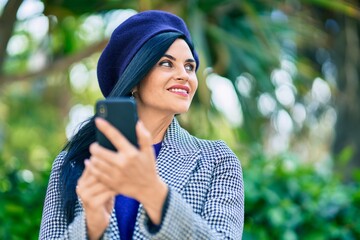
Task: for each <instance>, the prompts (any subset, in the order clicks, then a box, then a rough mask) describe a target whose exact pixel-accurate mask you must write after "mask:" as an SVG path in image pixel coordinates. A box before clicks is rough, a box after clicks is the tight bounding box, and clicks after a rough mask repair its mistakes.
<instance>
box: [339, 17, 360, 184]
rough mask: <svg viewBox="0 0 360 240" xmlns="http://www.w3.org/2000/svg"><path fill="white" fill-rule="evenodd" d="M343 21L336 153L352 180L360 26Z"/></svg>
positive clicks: (359, 133) (358, 123)
mask: <svg viewBox="0 0 360 240" xmlns="http://www.w3.org/2000/svg"><path fill="white" fill-rule="evenodd" d="M340 21H341V22H342V23H343V24H340V26H343V29H341V33H340V37H339V38H337V46H336V55H337V59H335V61H336V65H337V66H338V78H337V83H338V92H337V94H336V99H335V104H336V110H337V122H336V126H335V139H334V143H333V153H334V154H335V157H337V159H336V160H337V162H336V166H337V169H339V170H340V171H343V173H344V176H345V180H346V181H352V180H353V170H355V169H359V168H360V41H359V36H360V23H359V22H358V21H356V20H355V19H352V18H349V17H343V18H342V19H340ZM344 158H345V159H344ZM346 158H348V159H346ZM344 160H348V161H344Z"/></svg>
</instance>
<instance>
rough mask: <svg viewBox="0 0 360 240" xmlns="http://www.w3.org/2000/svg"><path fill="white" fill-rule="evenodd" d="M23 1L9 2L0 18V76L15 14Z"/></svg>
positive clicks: (11, 0)
mask: <svg viewBox="0 0 360 240" xmlns="http://www.w3.org/2000/svg"><path fill="white" fill-rule="evenodd" d="M22 2H23V0H9V1H8V2H7V3H6V5H5V7H4V9H3V14H2V15H1V16H0V43H1V44H0V75H1V73H2V69H3V65H4V62H5V57H6V47H7V44H8V42H9V39H10V37H11V35H12V32H13V30H14V26H15V22H16V13H17V11H18V9H19V7H20V5H21V3H22Z"/></svg>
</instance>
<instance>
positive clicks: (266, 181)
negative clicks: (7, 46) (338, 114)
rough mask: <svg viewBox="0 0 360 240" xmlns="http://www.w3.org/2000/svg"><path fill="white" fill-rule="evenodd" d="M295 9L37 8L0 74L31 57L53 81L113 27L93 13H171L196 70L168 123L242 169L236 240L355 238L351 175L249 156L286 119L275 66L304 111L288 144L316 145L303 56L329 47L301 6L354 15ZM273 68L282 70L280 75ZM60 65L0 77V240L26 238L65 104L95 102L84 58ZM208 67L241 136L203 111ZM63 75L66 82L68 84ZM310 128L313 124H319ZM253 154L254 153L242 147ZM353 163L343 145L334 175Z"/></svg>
mask: <svg viewBox="0 0 360 240" xmlns="http://www.w3.org/2000/svg"><path fill="white" fill-rule="evenodd" d="M300 2H301V1H239V0H226V1H218V0H197V1H173V2H172V3H169V2H168V3H165V1H160V0H159V1H141V0H140V1H129V0H125V1H112V0H109V1H102V0H91V1H83V0H74V1H70V0H66V1H53V0H48V1H42V3H44V12H43V13H44V15H45V16H46V17H48V20H49V22H48V24H49V31H48V32H47V33H46V36H44V37H43V38H42V39H37V38H36V37H35V35H34V36H33V35H32V34H34V32H32V34H30V31H28V30H26V29H27V28H25V27H24V26H26V25H27V23H29V22H27V21H28V20H31V17H30V18H29V19H25V20H21V21H20V22H19V24H18V28H16V29H15V30H14V34H13V36H18V37H20V38H21V39H23V41H22V44H23V48H24V49H22V50H21V51H20V50H19V49H21V47H20V48H19V49H18V50H17V51H16V52H15V53H13V54H9V56H8V57H7V59H6V61H5V65H4V67H3V68H2V69H1V71H0V73H1V74H3V73H6V74H9V76H10V75H14V76H16V75H17V74H26V73H32V71H35V72H36V71H38V70H39V69H32V67H34V66H35V68H37V67H39V66H40V67H41V66H42V64H39V66H37V65H36V64H35V65H34V64H32V63H36V62H37V58H33V55H34V54H35V53H37V52H39V50H40V52H43V53H46V54H45V57H46V61H48V64H49V69H50V70H51V71H53V70H52V69H51V68H52V66H51V64H52V62H53V61H54V60H61V59H62V58H63V57H65V56H66V57H68V56H70V57H71V56H74V55H76V54H77V53H79V51H81V50H83V49H84V48H86V47H88V46H90V45H91V44H93V43H94V42H97V41H101V40H103V38H104V36H105V26H104V25H102V23H101V22H98V21H97V20H98V19H97V18H101V17H102V16H105V17H104V19H107V20H106V21H113V20H112V18H109V16H110V15H111V11H110V12H108V13H109V14H108V15H107V13H106V12H102V13H103V15H102V13H101V14H99V12H100V11H105V10H114V9H121V8H129V7H130V8H133V9H137V10H138V11H139V10H145V9H146V8H154V9H168V10H170V11H172V12H175V13H178V14H179V13H180V15H181V13H182V17H183V18H184V19H185V21H186V22H187V23H188V25H189V27H190V29H191V31H192V36H193V39H194V42H195V45H196V47H197V49H198V52H199V54H200V58H201V65H200V69H199V72H198V73H199V74H198V77H199V89H198V93H197V95H196V96H195V99H194V100H195V101H194V104H193V106H192V109H191V110H190V112H189V114H186V115H184V116H180V118H181V123H182V125H183V126H184V127H185V128H187V129H188V130H189V131H190V132H191V133H193V134H194V135H196V136H198V137H202V138H207V139H223V140H225V141H226V142H227V143H228V144H229V145H230V147H231V148H232V149H233V150H234V151H235V152H236V153H237V155H238V156H239V158H240V159H241V160H242V164H243V173H244V181H245V198H246V203H245V204H246V206H245V211H246V213H245V227H244V239H260V240H262V239H286V240H288V239H289V240H292V239H360V221H359V220H358V215H359V214H360V212H359V207H358V206H360V190H359V189H360V187H359V184H358V183H359V182H360V171H359V170H357V171H355V174H354V179H355V180H357V184H354V185H346V184H344V183H342V182H341V181H340V180H339V179H341V178H342V177H343V176H342V175H344V174H343V173H342V172H339V171H337V170H333V169H331V168H328V167H326V164H323V163H320V162H316V161H315V159H317V158H316V157H313V159H308V162H312V163H306V164H305V163H304V162H301V160H299V159H298V158H297V157H294V156H293V154H294V152H292V151H291V149H290V150H288V153H287V154H283V155H278V156H276V157H268V156H267V155H266V153H265V152H266V151H265V150H264V149H263V148H260V147H259V146H264V145H265V144H264V142H266V141H267V140H268V139H267V138H269V136H270V135H271V134H269V132H268V131H267V129H269V128H271V127H270V125H271V124H273V123H271V121H272V120H273V119H275V118H276V112H277V111H279V109H285V110H286V111H287V112H289V113H291V112H292V110H294V109H292V108H293V107H294V106H293V105H292V106H283V105H282V103H281V102H280V101H278V99H277V96H276V94H275V91H276V88H277V87H279V86H276V84H274V82H273V79H272V73H274V70H279V68H281V67H282V70H283V72H284V71H285V70H286V71H287V74H291V79H292V80H291V81H293V82H290V83H288V84H290V86H291V88H292V89H293V90H294V93H293V95H294V98H295V99H296V103H300V104H301V106H304V109H305V108H306V110H307V114H308V115H307V116H306V118H307V121H308V122H307V121H304V123H303V124H300V125H301V126H303V128H304V129H305V134H304V131H302V132H301V129H300V128H301V127H300V126H298V128H299V129H298V132H294V133H293V135H296V136H293V138H296V139H295V140H293V142H296V143H299V142H300V141H301V142H303V143H302V144H303V145H304V146H305V145H312V143H314V142H317V144H319V142H321V141H318V139H319V138H315V137H314V135H311V134H308V135H307V134H306V131H307V130H308V129H310V127H309V126H312V125H313V123H314V119H316V120H319V119H321V114H320V111H316V109H317V108H318V104H320V103H315V105H314V102H313V100H312V99H309V95H311V94H310V93H311V87H312V84H313V79H314V78H316V77H320V75H321V74H320V73H319V71H318V70H317V69H316V67H319V66H318V65H319V63H318V62H317V60H316V59H314V58H315V57H314V56H311V53H309V51H310V50H309V49H315V48H321V49H320V50H322V51H324V48H325V47H327V46H326V44H329V42H331V41H333V40H334V39H331V36H330V37H329V36H327V35H325V33H324V31H323V30H324V29H323V27H319V26H322V25H324V26H325V24H323V23H322V22H321V19H320V20H319V19H317V17H318V16H317V15H318V12H317V11H316V10H315V11H314V12H315V14H314V13H312V10H313V9H312V6H311V4H316V5H315V6H317V7H319V6H320V7H324V9H335V10H336V9H337V10H338V12H340V13H346V14H347V15H348V16H352V17H356V16H359V15H358V13H359V12H358V10H356V9H355V7H351V5H350V4H346V3H344V2H343V1H340V0H338V1H325V0H321V1H320V0H307V1H303V2H306V4H304V3H302V2H301V3H300ZM330 2H331V3H330ZM314 9H315V8H314ZM321 10H323V9H321ZM94 13H96V15H93V16H92V14H94ZM272 14H274V16H275V17H276V16H277V17H278V18H273V17H272V16H271V15H272ZM279 14H280V15H279ZM311 14H313V16H311ZM324 15H329V17H331V15H332V14H331V13H326V12H325V13H324ZM94 16H95V24H94V23H92V24H91V21H90V23H89V22H88V21H87V20H88V19H90V18H91V17H94ZM314 16H316V17H314ZM33 17H34V18H36V17H38V16H33ZM92 20H93V21H94V18H93V19H92ZM106 21H104V24H105V23H106ZM98 24H99V25H100V26H98ZM28 25H31V24H28ZM0 27H1V28H4V27H5V26H0ZM325 30H326V29H325ZM324 43H325V46H324ZM20 45H21V44H20ZM24 46H25V47H24ZM314 51H315V50H314ZM320 52H321V51H320ZM326 54H328V53H326ZM326 54H325V55H326ZM96 57H98V56H96ZM284 60H286V61H285V63H286V64H290V65H286V64H285V66H281V64H282V63H281V61H284ZM68 62H70V63H68ZM68 62H66V61H64V62H62V64H64V65H66V64H68V65H67V66H65V67H61V66H62V65H61V66H60V67H61V69H60V70H57V71H63V72H62V73H57V74H54V75H55V76H52V75H51V76H48V75H47V76H46V77H44V75H41V69H40V76H36V77H35V78H33V79H30V80H29V82H18V83H17V82H15V83H10V81H8V80H6V81H5V80H4V78H3V79H0V84H1V87H0V164H1V168H0V239H37V238H38V231H39V227H40V220H41V213H42V207H43V201H44V196H45V191H46V185H47V182H48V176H49V173H50V169H51V163H52V161H53V159H54V157H55V156H56V154H57V153H58V152H59V151H60V150H61V147H62V146H63V144H64V142H65V134H64V129H65V126H66V123H65V121H67V120H68V119H69V109H70V108H71V106H72V105H75V104H85V105H88V104H89V105H90V106H91V105H93V104H94V102H95V100H96V99H97V98H99V97H100V96H99V92H98V89H97V86H96V85H97V83H96V77H95V74H94V69H95V67H96V60H94V58H89V59H85V60H82V61H81V62H80V63H75V64H72V63H73V62H71V59H70V61H69V60H68ZM40 63H41V61H40ZM56 66H59V65H56ZM210 66H211V67H212V69H213V71H214V72H215V73H217V74H219V75H221V76H223V77H226V78H228V79H229V80H230V81H231V82H232V84H233V86H234V89H235V90H236V91H237V92H236V94H237V97H238V99H239V101H240V104H241V108H242V109H241V110H240V109H238V111H241V112H242V115H243V118H244V119H243V120H244V123H243V126H242V127H240V126H236V127H234V126H231V125H230V124H229V122H228V120H227V119H226V118H225V117H223V116H221V115H220V114H219V113H218V112H217V110H216V109H215V107H214V104H213V102H212V101H211V97H210V94H211V93H209V90H208V87H207V86H206V81H205V78H206V76H204V75H203V74H202V73H203V72H204V70H205V68H207V67H210ZM43 67H46V66H43ZM45 69H47V68H45ZM49 69H48V70H49ZM64 69H66V70H64ZM67 69H68V70H69V71H68V70H67ZM74 69H75V70H77V71H75V70H74ZM72 70H74V72H73V74H74V75H77V77H74V76H73V77H70V75H71V74H69V72H70V73H71V71H72ZM55 72H56V71H55ZM75 73H77V74H75ZM239 76H240V77H241V76H242V77H246V78H247V80H249V83H250V86H251V89H250V91H249V93H248V96H246V95H244V94H243V93H241V92H240V91H239V89H238V87H236V86H237V79H238V77H239ZM71 78H72V79H71ZM14 79H15V80H17V78H16V77H15V78H14ZM69 80H70V81H69ZM69 82H71V84H69ZM74 82H75V83H77V84H79V83H80V85H76V84H75V85H74V84H73V83H74ZM84 82H86V84H84ZM5 83H6V84H5ZM76 86H77V87H76ZM94 86H95V87H94ZM94 89H96V90H94ZM264 93H265V94H268V95H269V96H271V97H272V98H273V99H274V100H275V101H276V107H275V109H274V110H273V113H271V114H269V115H266V116H264V115H263V114H262V113H260V111H259V107H258V104H259V98H260V97H261V96H262V95H263V94H264ZM294 103H295V102H294ZM327 104H329V105H330V103H327ZM354 105H355V106H357V105H356V104H354ZM314 106H315V107H314ZM319 106H320V105H319ZM314 108H315V110H314ZM319 108H321V106H320V107H319ZM291 117H292V118H293V119H292V120H293V121H294V119H295V118H294V117H293V116H291ZM309 119H310V120H312V121H310V120H309ZM295 120H296V119H295ZM315 122H316V121H315ZM315 125H316V124H315ZM318 125H322V124H321V122H320V121H319V124H318ZM295 127H297V126H295ZM315 130H316V132H317V131H318V129H316V128H315ZM309 132H315V131H309ZM298 133H299V134H298ZM297 134H298V135H297ZM300 135H301V136H300ZM320 135H321V133H320ZM300 137H301V138H300ZM325 144H327V143H323V145H325ZM253 145H256V146H257V147H255V148H254V149H253V148H252V146H253ZM323 145H321V146H323ZM317 146H318V145H317ZM307 148H310V147H307ZM315 148H316V149H317V148H318V147H315ZM320 148H321V147H320ZM249 149H250V151H249ZM313 149H314V148H313ZM326 149H327V148H326ZM322 151H323V150H322ZM310 152H311V151H310ZM314 155H316V154H315V153H314ZM353 155H354V148H351V147H348V148H344V150H343V151H342V152H341V153H340V154H339V155H338V156H336V157H334V158H335V159H336V160H337V161H338V162H340V163H341V164H340V166H342V165H348V162H349V159H350V158H351V157H352V156H353ZM330 162H331V161H330ZM331 163H332V162H331Z"/></svg>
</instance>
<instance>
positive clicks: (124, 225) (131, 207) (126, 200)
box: [115, 142, 162, 239]
mask: <svg viewBox="0 0 360 240" xmlns="http://www.w3.org/2000/svg"><path fill="white" fill-rule="evenodd" d="M161 145H162V142H159V143H157V144H154V145H153V146H154V150H155V156H156V157H157V156H158V155H159V152H160V149H161ZM138 208H139V202H138V201H136V200H135V199H133V198H130V197H126V196H124V195H117V196H116V197H115V214H116V220H117V224H118V228H119V231H120V239H132V234H133V232H134V227H135V222H136V216H137V211H138Z"/></svg>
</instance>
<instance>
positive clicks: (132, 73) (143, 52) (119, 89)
mask: <svg viewBox="0 0 360 240" xmlns="http://www.w3.org/2000/svg"><path fill="white" fill-rule="evenodd" d="M178 38H182V39H184V40H185V41H186V42H187V44H188V45H189V47H190V49H191V51H192V52H193V46H192V43H191V42H189V41H188V40H187V39H186V37H185V36H184V35H182V34H180V33H177V32H165V33H161V34H158V35H156V36H154V37H153V38H151V39H149V40H148V41H147V42H146V43H145V44H144V45H143V46H142V47H141V49H140V50H139V51H138V52H137V53H136V54H135V56H134V58H133V59H132V60H131V62H130V63H129V65H128V66H127V68H126V69H125V71H124V73H123V74H122V76H121V77H120V79H119V80H118V81H117V83H116V85H115V86H114V88H113V90H112V91H111V93H110V94H109V96H108V98H111V97H121V96H130V92H131V90H132V89H133V88H134V87H135V86H136V85H138V84H139V82H140V81H141V80H142V79H143V78H144V77H145V76H146V75H147V74H148V72H149V71H150V70H151V68H152V67H153V66H154V65H155V64H156V63H157V62H158V61H159V60H160V58H161V57H163V55H164V54H165V52H166V51H167V49H168V48H169V47H170V46H171V45H172V43H173V42H174V41H175V40H176V39H178ZM94 119H95V117H91V118H90V119H88V120H87V121H85V122H84V123H83V126H82V127H81V128H80V130H79V131H78V132H77V133H76V134H75V135H74V137H73V138H72V139H71V140H70V141H69V142H68V143H67V144H66V145H65V147H64V149H63V150H64V151H66V152H67V154H66V156H65V158H64V162H63V165H62V168H61V172H60V181H61V184H62V186H63V188H62V189H60V190H61V199H62V207H63V210H64V213H65V216H66V219H67V222H68V224H70V223H71V222H72V221H73V219H74V214H75V204H76V201H77V195H76V191H75V188H76V185H77V181H78V179H79V177H80V176H81V174H82V172H83V170H84V160H85V159H87V158H89V157H90V152H89V146H90V144H91V143H93V142H95V141H96V139H95V122H94Z"/></svg>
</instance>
